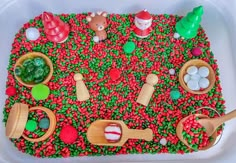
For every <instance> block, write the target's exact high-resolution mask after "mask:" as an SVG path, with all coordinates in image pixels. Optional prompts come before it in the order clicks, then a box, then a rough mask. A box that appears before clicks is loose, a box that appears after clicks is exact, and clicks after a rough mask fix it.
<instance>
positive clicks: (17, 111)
mask: <svg viewBox="0 0 236 163" xmlns="http://www.w3.org/2000/svg"><path fill="white" fill-rule="evenodd" d="M34 110H42V111H44V112H45V113H46V114H47V116H48V118H49V120H50V125H49V128H48V130H47V131H46V132H45V134H44V135H43V136H41V137H39V138H29V137H27V136H26V135H24V134H23V132H24V130H25V125H26V123H27V119H28V113H29V112H30V111H34ZM55 128H56V116H55V114H54V113H53V112H52V111H51V110H50V109H48V108H45V107H42V106H36V107H32V108H30V109H29V108H28V105H26V104H22V103H15V104H14V105H13V107H12V109H11V111H10V114H9V117H8V119H7V124H6V136H7V137H9V138H20V137H21V136H22V137H23V138H24V139H26V140H28V141H31V142H40V141H44V140H46V139H47V138H48V137H49V136H51V135H52V134H53V132H54V130H55Z"/></svg>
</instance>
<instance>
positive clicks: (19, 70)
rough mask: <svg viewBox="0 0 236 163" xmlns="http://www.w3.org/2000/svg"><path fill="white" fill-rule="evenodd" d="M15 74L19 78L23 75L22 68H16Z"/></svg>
mask: <svg viewBox="0 0 236 163" xmlns="http://www.w3.org/2000/svg"><path fill="white" fill-rule="evenodd" d="M15 74H16V76H21V75H22V74H23V71H22V68H21V67H20V66H16V68H15Z"/></svg>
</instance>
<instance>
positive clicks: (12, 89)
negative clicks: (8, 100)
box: [6, 87, 16, 96]
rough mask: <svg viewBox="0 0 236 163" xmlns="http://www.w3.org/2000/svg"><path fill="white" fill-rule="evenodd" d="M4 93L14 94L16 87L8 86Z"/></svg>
mask: <svg viewBox="0 0 236 163" xmlns="http://www.w3.org/2000/svg"><path fill="white" fill-rule="evenodd" d="M6 95H8V96H14V95H16V88H15V87H8V88H7V89H6Z"/></svg>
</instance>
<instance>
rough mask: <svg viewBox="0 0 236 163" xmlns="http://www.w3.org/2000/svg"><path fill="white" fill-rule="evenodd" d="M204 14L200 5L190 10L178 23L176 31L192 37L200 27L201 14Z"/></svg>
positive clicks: (186, 36)
mask: <svg viewBox="0 0 236 163" xmlns="http://www.w3.org/2000/svg"><path fill="white" fill-rule="evenodd" d="M202 15H203V7H202V6H198V7H196V8H194V9H193V11H192V12H189V13H188V14H187V15H186V16H185V17H183V18H182V19H181V20H180V21H178V22H177V23H176V26H175V28H176V31H177V32H178V33H179V35H180V36H182V37H184V38H186V39H190V38H194V37H195V36H196V35H197V32H198V28H199V27H200V22H201V16H202Z"/></svg>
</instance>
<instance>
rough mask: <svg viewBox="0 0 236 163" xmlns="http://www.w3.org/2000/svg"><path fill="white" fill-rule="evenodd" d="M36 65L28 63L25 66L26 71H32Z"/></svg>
mask: <svg viewBox="0 0 236 163" xmlns="http://www.w3.org/2000/svg"><path fill="white" fill-rule="evenodd" d="M34 69H35V67H34V65H33V64H28V65H27V67H26V68H25V71H26V73H32V72H33V71H34Z"/></svg>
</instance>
